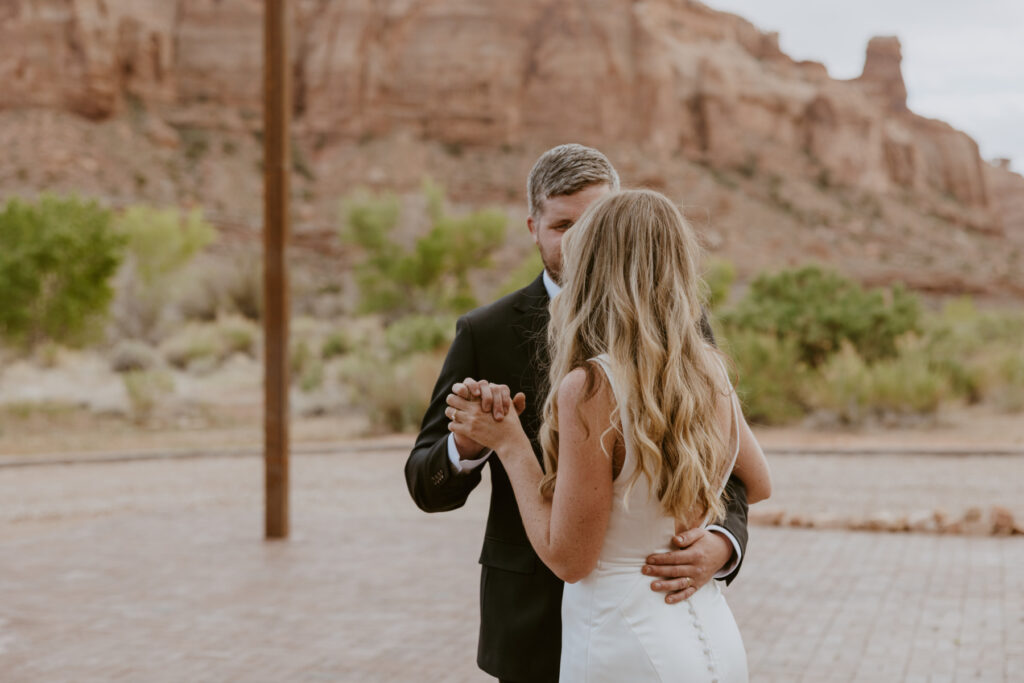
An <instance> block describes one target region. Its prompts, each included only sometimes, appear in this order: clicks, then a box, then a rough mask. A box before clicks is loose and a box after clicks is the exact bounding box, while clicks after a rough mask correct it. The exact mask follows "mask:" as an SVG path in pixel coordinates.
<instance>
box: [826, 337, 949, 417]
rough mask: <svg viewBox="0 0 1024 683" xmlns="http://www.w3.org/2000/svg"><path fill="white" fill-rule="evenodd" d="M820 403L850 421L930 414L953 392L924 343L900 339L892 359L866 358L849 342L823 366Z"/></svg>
mask: <svg viewBox="0 0 1024 683" xmlns="http://www.w3.org/2000/svg"><path fill="white" fill-rule="evenodd" d="M821 376H822V381H821V382H820V383H819V384H818V394H817V397H816V398H817V400H816V404H817V406H818V407H820V408H824V409H826V410H830V411H833V412H835V413H836V415H837V416H838V417H839V418H840V420H842V421H843V422H844V423H847V424H861V423H863V422H865V421H866V420H867V419H868V418H871V417H881V416H885V415H927V414H931V413H934V412H936V411H937V410H938V408H939V405H940V404H941V403H942V401H943V399H945V398H946V397H947V396H948V394H949V390H948V384H947V383H946V380H945V378H944V377H943V376H942V375H940V374H937V373H936V372H935V371H934V370H933V369H932V368H931V367H930V366H929V362H928V358H927V357H926V356H925V354H923V353H921V348H920V344H919V343H918V342H917V341H916V340H913V339H911V340H910V341H908V342H905V343H903V344H901V348H900V352H899V353H898V355H896V356H895V357H892V358H886V359H884V360H880V361H877V362H875V363H872V364H870V365H869V364H868V363H866V362H865V361H864V360H863V359H862V358H861V357H860V356H859V355H858V354H857V351H856V350H855V349H854V348H853V347H852V346H850V345H844V346H843V348H842V350H841V351H840V352H839V353H837V354H835V355H834V356H832V357H831V358H830V359H829V360H828V362H827V363H826V364H825V365H824V366H823V367H822V368H821Z"/></svg>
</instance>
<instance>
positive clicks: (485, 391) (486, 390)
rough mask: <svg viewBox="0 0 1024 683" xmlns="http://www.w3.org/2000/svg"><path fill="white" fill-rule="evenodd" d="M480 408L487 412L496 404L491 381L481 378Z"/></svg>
mask: <svg viewBox="0 0 1024 683" xmlns="http://www.w3.org/2000/svg"><path fill="white" fill-rule="evenodd" d="M479 386H480V409H481V410H483V411H484V412H485V413H489V412H491V408H492V406H493V405H494V396H493V395H492V389H493V387H492V386H491V383H490V382H488V381H487V380H485V379H483V380H480V385H479Z"/></svg>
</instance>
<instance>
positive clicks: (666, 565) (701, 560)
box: [643, 529, 733, 603]
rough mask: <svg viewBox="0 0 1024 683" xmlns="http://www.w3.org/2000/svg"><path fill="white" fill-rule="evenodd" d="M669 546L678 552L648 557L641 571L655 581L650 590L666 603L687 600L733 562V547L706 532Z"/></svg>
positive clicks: (698, 531) (679, 537)
mask: <svg viewBox="0 0 1024 683" xmlns="http://www.w3.org/2000/svg"><path fill="white" fill-rule="evenodd" d="M672 543H673V544H674V545H675V546H677V547H678V548H680V550H673V551H670V552H667V553H658V554H657V555H650V556H649V557H648V558H647V564H645V565H644V568H643V572H644V574H646V575H647V576H655V577H658V579H657V580H656V581H654V582H652V583H651V590H653V591H657V592H660V593H667V595H666V596H665V602H668V603H675V602H681V601H683V600H686V599H687V598H689V597H690V596H691V595H693V594H694V593H696V592H697V591H698V590H699V589H700V588H701V587H702V586H703V585H704V584H706V583H707V582H708V581H710V580H711V578H712V577H713V576H714V575H715V574H717V573H718V571H719V570H721V569H722V567H724V566H725V563H726V562H728V561H729V560H730V559H731V558H732V553H733V549H732V544H731V543H729V541H728V540H726V539H725V538H724V537H723V536H720V535H719V534H716V533H712V532H710V531H708V530H707V529H690V530H689V531H687V532H685V533H682V534H676V535H675V536H674V537H673V538H672Z"/></svg>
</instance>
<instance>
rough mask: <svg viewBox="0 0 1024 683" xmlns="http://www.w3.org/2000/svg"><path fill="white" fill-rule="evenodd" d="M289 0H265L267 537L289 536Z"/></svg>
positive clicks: (264, 178) (264, 331)
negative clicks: (287, 254)
mask: <svg viewBox="0 0 1024 683" xmlns="http://www.w3.org/2000/svg"><path fill="white" fill-rule="evenodd" d="M287 5H288V2H287V0H266V2H265V5H264V29H263V30H264V35H263V48H264V49H263V162H264V163H263V183H264V190H263V193H264V194H263V335H264V376H263V392H264V406H263V410H264V416H263V427H264V464H265V484H266V499H265V504H266V515H265V521H266V525H265V529H266V538H268V539H272V538H287V537H288V485H289V484H288V419H289V415H288V386H289V378H288V317H289V306H288V263H287V260H286V258H285V257H286V251H287V244H288V234H289V232H290V231H289V219H288V213H289V175H290V171H291V168H290V162H291V154H290V149H289V122H290V115H291V87H290V76H291V73H290V69H289V68H288V23H289V22H288V7H287Z"/></svg>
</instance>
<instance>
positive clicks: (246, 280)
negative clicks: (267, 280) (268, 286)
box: [179, 249, 263, 320]
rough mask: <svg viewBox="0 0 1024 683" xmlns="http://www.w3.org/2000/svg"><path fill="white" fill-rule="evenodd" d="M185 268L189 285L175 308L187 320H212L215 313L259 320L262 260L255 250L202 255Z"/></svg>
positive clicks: (261, 294) (261, 311)
mask: <svg viewBox="0 0 1024 683" xmlns="http://www.w3.org/2000/svg"><path fill="white" fill-rule="evenodd" d="M192 265H193V266H194V267H190V268H189V270H188V282H189V287H188V288H187V289H186V291H185V292H184V294H183V295H182V297H181V301H180V303H179V307H180V309H181V312H182V315H183V316H184V317H185V318H186V319H189V320H214V319H216V318H217V316H219V315H224V314H235V315H241V316H244V317H246V318H248V319H249V320H259V319H260V318H261V317H262V315H263V262H262V261H261V259H260V253H259V251H257V250H249V249H246V250H238V251H233V252H230V253H228V254H218V255H216V256H213V255H204V256H202V257H200V258H198V259H196V262H195V263H194V264H192Z"/></svg>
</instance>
